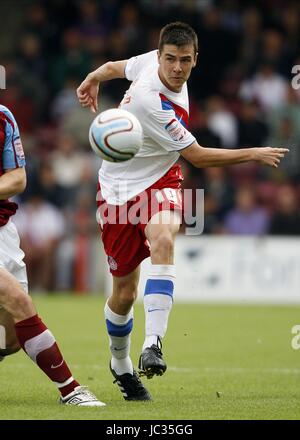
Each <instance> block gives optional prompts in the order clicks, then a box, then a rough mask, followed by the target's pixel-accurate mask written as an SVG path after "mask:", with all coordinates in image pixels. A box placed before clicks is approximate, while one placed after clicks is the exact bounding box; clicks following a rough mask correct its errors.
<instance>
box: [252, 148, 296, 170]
mask: <svg viewBox="0 0 300 440" xmlns="http://www.w3.org/2000/svg"><path fill="white" fill-rule="evenodd" d="M253 150H254V156H255V157H254V160H255V161H257V162H259V163H261V164H264V165H269V166H271V167H274V168H278V165H279V163H280V160H281V159H282V158H283V157H284V156H285V155H286V154H287V153H288V152H289V151H290V150H289V149H288V148H272V147H261V148H253Z"/></svg>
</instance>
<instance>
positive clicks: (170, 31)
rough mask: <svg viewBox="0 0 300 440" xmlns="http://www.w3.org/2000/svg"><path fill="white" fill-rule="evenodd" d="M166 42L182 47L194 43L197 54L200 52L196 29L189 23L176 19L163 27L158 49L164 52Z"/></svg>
mask: <svg viewBox="0 0 300 440" xmlns="http://www.w3.org/2000/svg"><path fill="white" fill-rule="evenodd" d="M165 44H173V45H174V46H177V47H180V46H185V45H186V44H193V46H194V50H195V54H196V53H197V52H198V37H197V34H196V32H195V31H194V29H193V28H192V27H191V26H190V25H188V24H187V23H183V22H181V21H175V22H174V23H169V24H167V25H166V26H164V27H163V28H162V30H161V31H160V34H159V42H158V49H159V51H160V52H162V50H163V47H164V45H165Z"/></svg>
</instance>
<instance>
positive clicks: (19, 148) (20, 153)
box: [14, 138, 25, 159]
mask: <svg viewBox="0 0 300 440" xmlns="http://www.w3.org/2000/svg"><path fill="white" fill-rule="evenodd" d="M14 146H15V150H16V154H17V156H18V157H19V158H20V159H25V154H24V150H23V145H22V142H21V139H20V138H18V139H16V140H15V141H14Z"/></svg>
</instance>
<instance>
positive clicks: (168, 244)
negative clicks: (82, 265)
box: [77, 22, 288, 400]
mask: <svg viewBox="0 0 300 440" xmlns="http://www.w3.org/2000/svg"><path fill="white" fill-rule="evenodd" d="M197 56H198V40H197V35H196V33H195V32H194V30H193V29H192V28H191V27H190V26H189V25H188V24H185V23H181V22H175V23H170V24H168V25H166V26H165V27H164V28H163V29H162V30H161V33H160V39H159V45H158V51H152V52H149V53H146V54H143V55H140V56H137V57H133V58H131V59H129V60H122V61H115V62H111V61H110V62H107V63H105V64H103V65H102V66H100V67H99V68H98V69H97V70H95V71H93V72H91V73H90V74H89V75H88V76H87V78H86V79H85V80H84V81H83V82H82V84H81V85H80V86H79V87H78V89H77V96H78V99H79V102H80V103H81V105H82V106H83V107H90V108H91V110H92V111H94V112H96V111H97V110H98V103H97V97H98V92H99V84H100V83H101V82H103V81H108V80H112V79H115V78H127V79H128V80H129V81H132V84H131V86H130V88H129V90H128V91H127V92H126V94H125V96H124V98H123V100H122V102H121V104H120V107H121V108H124V109H125V110H128V111H130V112H131V113H133V114H134V115H135V116H137V117H138V119H139V120H140V122H141V125H142V127H143V132H144V142H143V146H142V148H141V149H140V151H139V152H138V154H137V155H136V156H135V157H134V158H133V159H131V160H130V161H128V162H123V163H118V164H115V163H114V164H111V163H108V162H103V164H102V167H101V170H100V171H99V185H100V196H99V194H98V199H100V202H99V207H100V208H103V206H105V207H107V206H108V205H114V206H118V205H119V206H122V208H123V207H126V208H125V209H127V210H130V208H131V207H132V203H134V200H135V196H137V195H139V196H140V195H141V194H143V195H146V197H148V200H150V202H149V204H150V205H151V207H153V205H155V202H156V203H157V202H158V203H157V205H156V208H155V209H154V211H153V210H152V211H151V214H149V212H148V211H149V210H148V211H147V212H146V213H144V212H143V213H144V214H145V216H144V219H145V218H146V220H145V221H144V222H139V223H138V224H130V222H128V223H127V224H126V225H124V224H113V223H115V221H108V222H106V223H105V224H103V225H102V226H103V229H102V240H103V243H104V248H105V251H106V254H107V256H108V263H109V266H110V271H111V273H112V275H113V292H112V295H111V296H110V298H109V299H108V301H107V303H106V305H105V319H106V324H107V330H108V334H109V338H110V349H111V353H112V360H111V365H110V368H111V372H112V374H113V376H114V377H115V378H116V382H117V384H118V385H119V387H120V389H121V391H122V393H123V395H124V398H125V399H126V400H150V399H151V397H150V394H149V393H148V391H147V390H146V388H145V387H144V386H143V384H142V383H141V381H140V379H139V377H138V375H137V373H136V372H135V370H134V369H133V365H132V361H131V359H130V354H129V350H130V333H131V330H132V325H133V311H132V306H133V303H134V301H135V299H136V297H137V287H138V282H139V275H140V268H139V266H140V263H141V261H142V260H143V259H144V258H146V257H148V256H149V255H150V256H151V270H150V274H149V276H148V280H147V283H146V288H145V295H144V308H145V319H146V335H145V341H144V345H143V348H142V354H141V356H140V360H139V369H140V375H145V376H147V377H148V378H151V377H153V376H154V375H162V374H163V373H164V372H165V371H166V369H167V365H166V363H165V361H164V359H163V357H162V352H161V346H162V344H161V340H162V338H163V337H164V335H165V333H166V329H167V323H168V317H169V313H170V310H171V308H172V304H173V290H174V283H175V267H174V260H173V253H174V239H175V236H176V233H177V232H178V230H179V226H180V219H179V216H178V212H179V213H180V211H181V209H182V206H181V205H182V204H181V197H180V182H181V180H182V175H181V170H180V167H179V165H176V161H177V160H178V158H179V157H180V155H181V156H182V157H184V158H185V159H186V160H187V161H189V162H190V163H191V164H192V165H194V166H195V167H197V168H203V167H215V166H226V165H233V164H239V163H243V162H248V161H255V162H258V163H262V164H266V165H270V166H273V167H277V166H278V164H279V162H280V159H281V158H282V157H284V155H285V153H286V152H288V150H287V149H285V148H269V147H266V148H244V149H232V150H230V149H214V148H204V147H202V146H200V145H199V144H198V143H197V141H196V139H195V138H194V136H193V135H192V134H191V133H190V132H189V131H188V112H189V102H188V92H187V84H186V82H187V80H188V78H189V76H190V74H191V71H192V68H193V67H194V66H195V65H196V61H197ZM151 190H152V191H151ZM153 191H154V193H153ZM153 194H154V195H153ZM149 204H146V208H149ZM143 209H144V208H142V209H141V210H143ZM101 212H102V214H103V212H104V210H102V211H101ZM166 218H167V219H168V220H167V221H166ZM113 220H116V218H114V219H113Z"/></svg>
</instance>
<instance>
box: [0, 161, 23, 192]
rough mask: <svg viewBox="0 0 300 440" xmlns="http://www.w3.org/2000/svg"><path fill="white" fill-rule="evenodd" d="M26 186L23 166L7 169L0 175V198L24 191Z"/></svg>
mask: <svg viewBox="0 0 300 440" xmlns="http://www.w3.org/2000/svg"><path fill="white" fill-rule="evenodd" d="M25 188H26V172H25V168H24V167H22V168H15V169H13V170H7V171H5V173H4V174H2V176H1V177H0V200H6V199H8V198H9V197H12V196H15V195H16V194H19V193H21V192H23V191H24V189H25Z"/></svg>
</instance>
